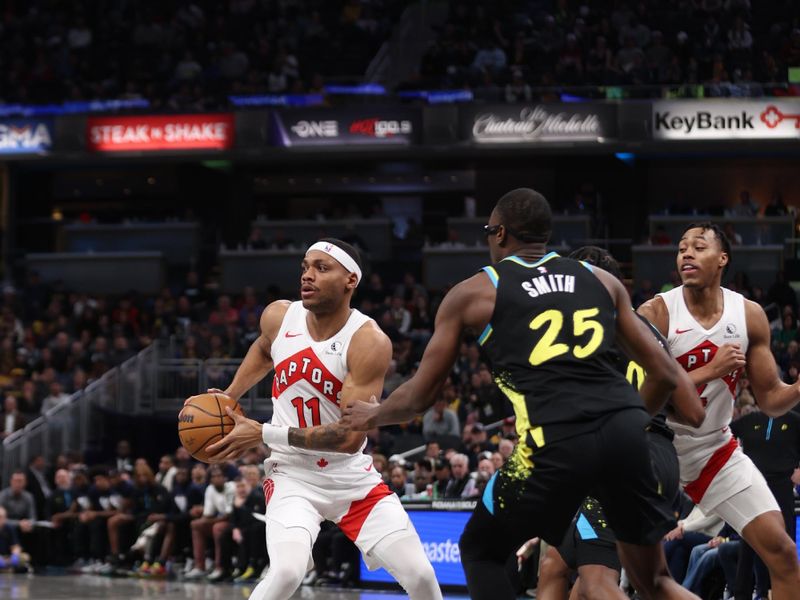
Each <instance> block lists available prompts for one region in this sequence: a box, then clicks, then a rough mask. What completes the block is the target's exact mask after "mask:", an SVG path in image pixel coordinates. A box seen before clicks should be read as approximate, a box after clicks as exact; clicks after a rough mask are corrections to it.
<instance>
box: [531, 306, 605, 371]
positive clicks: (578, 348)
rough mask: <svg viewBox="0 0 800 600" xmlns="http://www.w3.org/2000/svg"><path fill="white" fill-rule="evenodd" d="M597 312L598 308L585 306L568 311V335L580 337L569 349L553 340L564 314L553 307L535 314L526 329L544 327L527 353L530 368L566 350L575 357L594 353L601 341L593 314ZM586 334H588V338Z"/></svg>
mask: <svg viewBox="0 0 800 600" xmlns="http://www.w3.org/2000/svg"><path fill="white" fill-rule="evenodd" d="M599 314H600V309H599V308H586V309H582V310H576V311H575V312H574V313H572V317H571V318H572V334H573V335H574V337H575V338H576V341H578V339H577V338H581V339H580V341H581V342H585V343H579V344H576V345H574V346H573V347H572V348H570V346H569V345H568V344H565V343H563V342H559V341H557V340H558V338H559V334H561V330H562V329H563V328H564V313H563V312H562V311H560V310H557V309H554V308H552V309H550V310H546V311H544V312H543V313H540V314H538V315H536V317H535V318H534V319H533V320H532V321H531V322H530V325H529V326H530V328H531V329H532V330H534V331H537V330H539V329H542V328H544V327H546V329H545V330H544V333H542V337H541V338H539V341H538V342H536V345H535V346H534V347H533V350H532V351H531V355H530V358H529V360H530V363H531V365H533V366H534V367H538V366H539V365H541V364H543V363H546V362H547V361H548V360H552V359H554V358H557V357H559V356H562V355H564V354H567V353H568V352H570V351H571V352H572V355H573V356H574V357H575V358H580V359H583V358H588V357H589V356H591V355H592V354H594V353H595V352H596V351H597V349H598V348H599V347H600V344H602V343H603V335H604V333H605V332H604V330H603V326H602V325H601V324H600V322H599V321H595V320H594V317H596V316H597V315H599ZM586 336H589V337H588V339H584V338H586Z"/></svg>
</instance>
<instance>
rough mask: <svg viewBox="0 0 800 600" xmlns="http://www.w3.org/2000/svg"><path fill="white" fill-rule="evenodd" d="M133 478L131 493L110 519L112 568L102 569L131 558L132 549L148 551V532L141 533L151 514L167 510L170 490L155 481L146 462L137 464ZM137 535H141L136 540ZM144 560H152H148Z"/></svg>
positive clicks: (134, 551) (110, 561)
mask: <svg viewBox="0 0 800 600" xmlns="http://www.w3.org/2000/svg"><path fill="white" fill-rule="evenodd" d="M133 480H134V489H133V491H132V493H131V494H130V497H129V498H128V499H127V500H126V501H124V502H123V504H122V508H121V509H120V510H118V511H117V513H116V514H115V515H113V516H112V517H110V518H109V519H108V545H109V548H110V553H111V555H110V560H109V563H110V564H109V567H110V568H108V567H107V568H106V569H105V571H103V572H104V573H105V574H110V573H112V572H113V571H114V569H115V568H116V567H118V566H119V565H121V564H122V563H125V562H127V561H129V560H130V558H131V557H130V556H129V555H128V553H129V552H132V553H143V554H146V553H147V550H148V549H147V548H146V545H147V543H148V541H149V536H145V535H140V534H143V532H144V531H145V529H146V528H147V527H148V526H149V525H152V524H153V523H152V522H151V521H148V519H151V518H152V515H159V516H163V515H164V514H165V513H166V512H167V508H168V504H167V502H168V499H169V493H168V492H167V490H165V489H164V488H163V486H160V485H158V484H157V483H156V480H155V475H154V474H153V471H152V469H150V467H149V466H148V465H147V464H146V463H145V464H139V465H137V466H136V467H135V469H134V472H133ZM135 536H139V537H138V538H137V539H136V540H135V542H134V541H133V538H134V537H135ZM131 542H133V543H131ZM145 558H146V559H147V558H149V557H147V556H145ZM145 562H148V563H149V561H147V560H146V561H145ZM148 566H149V564H148Z"/></svg>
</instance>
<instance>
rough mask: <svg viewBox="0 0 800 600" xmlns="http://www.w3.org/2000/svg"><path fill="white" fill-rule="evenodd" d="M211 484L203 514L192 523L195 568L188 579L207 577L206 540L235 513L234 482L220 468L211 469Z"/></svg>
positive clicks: (207, 490) (206, 495) (207, 489)
mask: <svg viewBox="0 0 800 600" xmlns="http://www.w3.org/2000/svg"><path fill="white" fill-rule="evenodd" d="M209 482H210V485H209V486H208V487H207V488H206V491H205V499H204V502H203V514H202V516H201V517H200V518H199V519H195V520H194V521H192V525H191V527H192V548H193V552H194V568H193V569H192V570H191V571H189V572H188V573H187V574H186V578H187V579H199V578H201V577H203V576H204V575H205V568H204V567H205V560H206V540H207V538H209V537H211V536H212V534H213V532H214V526H215V525H216V524H217V523H226V522H227V521H228V519H229V517H230V514H231V512H232V511H233V498H234V495H235V493H236V489H235V488H236V486H235V484H234V483H233V482H232V481H225V474H224V473H223V472H222V469H221V468H220V467H218V466H213V467H211V469H209ZM215 542H216V540H215ZM216 556H217V559H219V558H220V554H219V552H217V553H216ZM217 566H219V563H217Z"/></svg>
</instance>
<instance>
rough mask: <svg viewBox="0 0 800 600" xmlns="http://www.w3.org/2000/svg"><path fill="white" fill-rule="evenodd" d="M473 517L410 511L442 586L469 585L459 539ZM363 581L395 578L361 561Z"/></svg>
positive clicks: (381, 581) (434, 511)
mask: <svg viewBox="0 0 800 600" xmlns="http://www.w3.org/2000/svg"><path fill="white" fill-rule="evenodd" d="M471 514H472V511H439V510H428V511H422V510H413V509H411V510H408V516H409V517H411V522H412V523H414V527H415V528H416V530H417V533H419V537H420V539H421V540H422V547H423V548H424V549H425V554H427V556H428V560H429V561H431V565H433V570H434V571H435V572H436V580H437V581H438V582H439V583H440V584H442V585H467V582H466V579H465V578H464V569H463V568H462V567H461V552H460V551H459V548H458V540H459V538H461V532H463V531H464V525H466V524H467V521H468V520H469V517H470V515H471ZM361 581H362V582H375V583H393V582H394V579H393V578H392V576H391V575H389V573H387V572H386V571H385V570H383V569H378V570H377V571H369V570H367V566H366V564H364V559H363V558H362V559H361Z"/></svg>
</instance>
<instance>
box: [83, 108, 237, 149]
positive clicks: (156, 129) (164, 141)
mask: <svg viewBox="0 0 800 600" xmlns="http://www.w3.org/2000/svg"><path fill="white" fill-rule="evenodd" d="M86 136H87V139H86V147H87V148H88V149H89V150H90V151H92V152H151V151H164V150H228V149H230V148H232V147H233V141H234V117H233V115H232V114H197V115H141V116H139V115H137V116H125V117H90V118H89V119H87V124H86Z"/></svg>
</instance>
